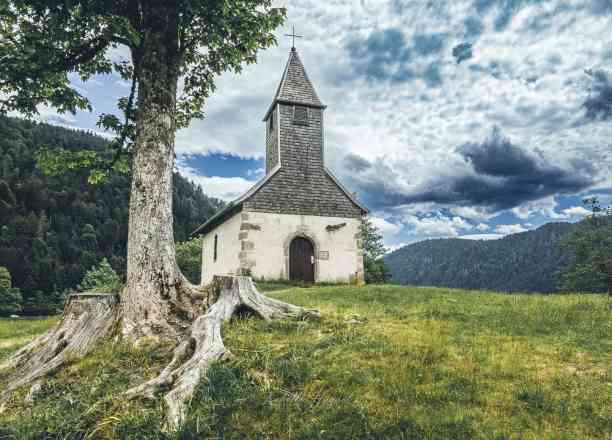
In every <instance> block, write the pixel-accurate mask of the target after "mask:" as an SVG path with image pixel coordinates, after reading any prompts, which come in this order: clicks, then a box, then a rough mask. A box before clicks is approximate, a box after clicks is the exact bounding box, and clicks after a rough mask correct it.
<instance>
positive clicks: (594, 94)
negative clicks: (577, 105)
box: [583, 70, 612, 120]
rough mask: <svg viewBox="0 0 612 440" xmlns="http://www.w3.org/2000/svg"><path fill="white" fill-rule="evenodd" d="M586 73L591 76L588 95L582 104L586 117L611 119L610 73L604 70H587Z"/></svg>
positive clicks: (611, 77)
mask: <svg viewBox="0 0 612 440" xmlns="http://www.w3.org/2000/svg"><path fill="white" fill-rule="evenodd" d="M587 74H588V75H589V76H590V77H591V89H590V93H589V97H588V98H587V99H586V100H585V101H584V104H583V105H584V108H585V109H586V117H587V119H590V120H607V119H612V74H610V72H607V71H605V70H595V71H592V70H588V71H587Z"/></svg>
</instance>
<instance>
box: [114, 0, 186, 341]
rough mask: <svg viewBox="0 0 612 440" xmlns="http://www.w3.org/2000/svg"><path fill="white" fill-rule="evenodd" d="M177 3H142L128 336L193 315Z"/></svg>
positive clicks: (159, 332) (168, 329) (163, 331)
mask: <svg viewBox="0 0 612 440" xmlns="http://www.w3.org/2000/svg"><path fill="white" fill-rule="evenodd" d="M176 9H177V8H176V7H175V6H174V5H172V2H171V1H159V0H158V1H152V2H144V3H143V20H144V27H145V29H146V30H145V32H144V38H143V40H142V42H141V46H140V47H139V48H138V49H135V50H134V53H133V60H134V66H135V75H136V77H137V79H138V103H137V108H138V114H137V116H136V143H135V147H134V157H133V164H132V170H133V177H132V188H131V194H130V210H129V228H128V230H129V234H128V244H127V282H126V287H125V290H124V291H123V292H122V293H121V309H122V323H121V332H122V334H123V336H124V337H127V338H129V339H131V340H134V341H137V340H139V339H140V338H142V337H146V336H153V337H162V338H167V337H173V336H175V335H177V334H179V333H180V330H181V328H183V327H185V326H186V325H188V324H189V321H190V320H191V319H192V316H191V306H190V299H189V297H188V295H182V292H183V291H184V290H183V289H182V287H183V285H184V284H185V283H187V281H186V280H185V278H184V277H183V276H182V274H181V272H180V270H179V269H178V267H177V265H176V258H175V246H174V234H173V226H172V171H173V167H174V135H175V131H176V118H175V107H176V90H177V81H178V74H179V72H178V64H179V58H178V57H179V53H178V51H179V48H178V26H177V17H176Z"/></svg>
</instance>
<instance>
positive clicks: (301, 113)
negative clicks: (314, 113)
mask: <svg viewBox="0 0 612 440" xmlns="http://www.w3.org/2000/svg"><path fill="white" fill-rule="evenodd" d="M293 123H294V124H296V125H308V107H305V106H303V105H294V106H293Z"/></svg>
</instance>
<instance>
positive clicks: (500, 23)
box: [472, 0, 612, 32]
mask: <svg viewBox="0 0 612 440" xmlns="http://www.w3.org/2000/svg"><path fill="white" fill-rule="evenodd" d="M549 1H550V0H474V1H473V4H472V5H473V7H474V9H475V10H476V12H477V13H478V15H479V16H481V17H482V16H484V15H486V14H487V13H489V12H491V11H494V12H495V14H496V15H495V17H494V20H493V28H494V29H495V30H496V31H503V30H504V29H506V27H507V26H508V24H510V22H511V21H512V19H513V18H514V16H515V15H516V14H517V13H518V12H519V11H520V10H521V9H522V8H523V7H526V6H529V5H538V4H545V3H546V2H549ZM576 8H590V9H591V10H592V12H593V13H595V14H607V13H609V12H612V2H611V1H610V0H585V2H584V5H580V6H574V5H571V4H564V3H559V4H558V5H557V7H556V8H555V9H554V10H553V11H548V12H543V13H541V14H538V15H536V16H534V17H530V18H528V19H527V22H528V24H527V27H528V28H530V30H532V31H535V32H539V31H541V30H544V29H545V28H547V27H549V26H550V24H551V23H552V20H553V19H554V16H555V15H557V14H560V13H562V12H564V11H568V10H571V9H576Z"/></svg>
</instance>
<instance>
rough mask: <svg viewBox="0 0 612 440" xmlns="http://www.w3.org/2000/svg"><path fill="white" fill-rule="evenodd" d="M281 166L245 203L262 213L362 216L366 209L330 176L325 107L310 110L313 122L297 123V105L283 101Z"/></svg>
mask: <svg viewBox="0 0 612 440" xmlns="http://www.w3.org/2000/svg"><path fill="white" fill-rule="evenodd" d="M279 110H280V112H279V113H280V118H279V123H280V157H281V168H280V170H279V172H277V173H276V174H275V175H274V176H273V177H272V178H271V179H270V180H269V181H268V182H266V184H265V185H264V186H262V187H261V188H260V189H259V190H258V191H257V192H256V193H255V194H254V195H253V196H251V197H250V198H249V199H248V200H246V201H245V202H244V207H245V209H247V210H249V211H259V212H275V213H284V214H304V215H319V216H328V217H353V218H357V217H361V215H362V214H363V210H362V209H361V208H360V207H359V206H357V205H356V204H355V203H354V202H353V201H352V200H351V199H350V198H349V197H348V196H347V194H345V193H344V191H343V190H342V189H341V188H339V187H338V185H336V183H334V181H333V180H332V179H331V178H330V176H329V174H328V172H327V171H326V169H325V167H324V164H323V136H322V132H323V127H322V118H321V115H322V112H323V111H322V110H321V109H310V111H309V124H308V125H307V126H305V125H296V124H294V123H293V106H291V105H288V104H279Z"/></svg>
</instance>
